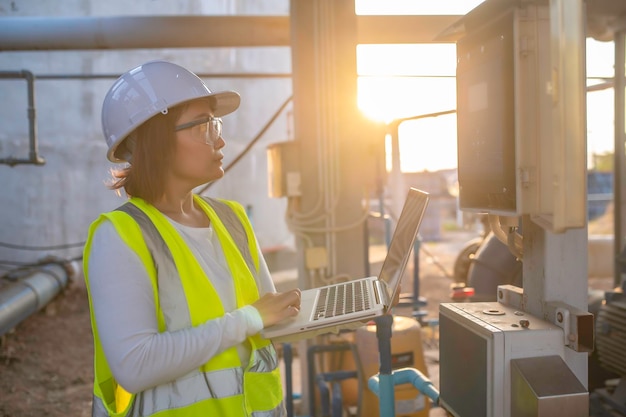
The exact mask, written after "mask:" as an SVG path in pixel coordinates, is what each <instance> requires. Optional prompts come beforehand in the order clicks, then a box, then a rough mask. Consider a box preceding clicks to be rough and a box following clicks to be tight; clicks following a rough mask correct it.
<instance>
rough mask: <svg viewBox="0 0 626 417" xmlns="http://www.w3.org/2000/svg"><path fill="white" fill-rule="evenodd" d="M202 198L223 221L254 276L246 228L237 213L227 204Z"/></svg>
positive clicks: (255, 271)
mask: <svg viewBox="0 0 626 417" xmlns="http://www.w3.org/2000/svg"><path fill="white" fill-rule="evenodd" d="M202 199H203V200H204V201H206V202H207V203H209V205H210V206H211V208H212V209H213V210H215V213H216V214H217V217H219V218H220V220H221V221H222V223H224V226H226V229H227V230H228V233H229V234H230V235H231V237H232V238H233V240H234V241H235V244H236V245H237V247H238V248H239V250H240V251H241V254H242V255H243V259H244V260H245V261H246V265H248V269H249V270H250V272H252V275H253V276H255V277H256V275H257V270H256V267H255V266H254V261H253V260H252V254H251V253H250V245H249V244H248V234H247V233H246V229H245V228H244V227H243V224H241V219H239V217H238V216H237V214H236V213H235V212H234V211H233V209H232V208H230V206H229V205H228V204H226V203H224V202H222V201H220V200H216V199H215V198H210V197H202Z"/></svg>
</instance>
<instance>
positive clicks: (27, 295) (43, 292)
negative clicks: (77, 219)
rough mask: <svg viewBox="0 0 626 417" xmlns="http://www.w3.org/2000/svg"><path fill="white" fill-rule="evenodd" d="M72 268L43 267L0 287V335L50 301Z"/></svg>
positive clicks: (58, 266)
mask: <svg viewBox="0 0 626 417" xmlns="http://www.w3.org/2000/svg"><path fill="white" fill-rule="evenodd" d="M72 268H73V267H70V266H69V265H63V264H60V263H56V262H55V263H49V264H44V265H41V266H37V267H35V268H34V270H33V272H32V274H30V275H28V276H26V277H22V278H20V279H19V280H17V281H16V282H13V283H11V284H9V285H6V286H3V287H0V336H2V335H3V334H5V333H6V332H8V331H9V330H11V329H12V328H14V327H15V326H16V325H18V324H19V323H20V322H22V321H23V320H25V319H26V318H28V317H30V316H31V315H32V314H34V313H36V312H37V311H39V310H40V309H42V308H43V307H45V306H46V305H47V304H48V303H49V302H50V301H52V299H54V297H56V295H57V294H59V293H60V292H61V290H63V289H64V288H65V287H66V286H67V284H68V282H69V278H70V277H69V275H70V273H71V271H72Z"/></svg>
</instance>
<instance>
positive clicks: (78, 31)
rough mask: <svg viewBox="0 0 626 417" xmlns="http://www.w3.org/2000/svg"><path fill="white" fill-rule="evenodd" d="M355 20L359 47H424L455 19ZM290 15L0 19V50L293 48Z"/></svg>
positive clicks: (374, 17) (372, 18)
mask: <svg viewBox="0 0 626 417" xmlns="http://www.w3.org/2000/svg"><path fill="white" fill-rule="evenodd" d="M459 17H460V16H457V15H443V16H432V15H430V16H408V15H407V16H357V17H356V21H357V38H358V43H362V44H365V43H424V42H427V43H428V42H437V41H436V40H434V38H435V37H436V36H437V34H438V33H440V32H441V31H442V30H443V29H445V28H446V27H448V26H449V25H451V24H452V23H454V22H455V21H456V20H458V19H459ZM290 34H291V29H290V16H233V15H228V16H224V15H222V16H105V17H93V16H92V17H32V16H20V17H0V51H33V50H35V51H37V50H93V49H145V48H156V49H160V48H209V47H224V48H228V47H231V48H232V47H256V46H291V36H290Z"/></svg>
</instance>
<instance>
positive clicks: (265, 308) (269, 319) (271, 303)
mask: <svg viewBox="0 0 626 417" xmlns="http://www.w3.org/2000/svg"><path fill="white" fill-rule="evenodd" d="M252 307H254V308H256V309H257V310H258V312H259V314H260V315H261V318H262V319H263V327H264V328H265V327H269V326H272V325H274V324H276V323H278V322H280V321H282V320H284V319H286V318H288V317H293V316H296V315H297V314H298V313H299V312H300V290H299V289H297V288H296V289H295V290H291V291H287V292H283V293H268V294H265V295H263V297H261V298H259V299H258V300H256V302H254V304H252Z"/></svg>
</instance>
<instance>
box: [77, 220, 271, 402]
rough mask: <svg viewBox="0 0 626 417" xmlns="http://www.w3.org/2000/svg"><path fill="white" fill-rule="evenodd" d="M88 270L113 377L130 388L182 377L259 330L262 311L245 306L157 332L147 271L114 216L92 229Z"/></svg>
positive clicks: (89, 284)
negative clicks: (190, 325)
mask: <svg viewBox="0 0 626 417" xmlns="http://www.w3.org/2000/svg"><path fill="white" fill-rule="evenodd" d="M263 264H265V262H264V261H263ZM265 269H266V270H267V266H265ZM87 273H88V286H89V291H90V295H91V300H92V307H93V314H94V317H95V323H96V328H97V331H98V334H99V336H100V341H101V343H102V348H103V351H104V354H105V356H106V359H107V362H108V364H109V367H110V368H111V372H112V373H113V375H114V377H115V379H116V380H117V381H118V383H120V385H122V386H123V387H124V388H125V389H126V390H127V391H129V392H140V391H143V390H145V389H147V388H150V387H153V386H156V385H159V384H163V383H165V382H169V381H172V380H174V379H176V378H179V377H181V376H183V375H185V374H186V373H188V372H190V371H192V370H194V369H196V368H198V367H199V366H201V365H202V364H204V363H206V362H207V361H208V360H210V359H211V358H212V357H213V356H215V355H217V354H219V353H221V352H223V351H224V350H226V349H228V348H230V347H232V346H236V345H238V344H241V343H243V342H244V341H245V340H246V337H247V336H248V335H250V334H254V333H257V332H258V331H259V330H260V329H258V322H255V317H254V314H255V312H256V315H257V316H258V312H257V311H256V309H255V308H254V307H252V306H247V307H244V308H241V309H237V310H234V311H232V312H230V313H227V314H225V315H224V316H223V317H220V318H218V319H214V320H210V321H207V322H206V323H204V324H202V325H200V326H197V327H193V328H186V329H181V330H177V331H171V332H170V331H165V332H162V333H159V330H158V323H157V318H156V307H155V300H154V295H153V289H152V284H151V282H150V279H149V277H148V273H147V271H146V269H145V267H144V265H143V263H142V261H141V259H140V258H139V256H138V255H137V254H136V253H135V252H134V251H133V250H132V249H130V248H129V247H128V246H127V245H126V244H125V243H124V242H123V241H122V239H121V237H120V236H119V235H118V234H117V232H116V231H115V227H114V226H113V224H112V223H110V222H103V223H102V224H101V225H100V226H99V227H98V228H97V230H96V231H95V233H94V236H93V241H92V245H91V250H90V254H89V263H88V271H87ZM267 275H268V276H269V272H267ZM266 279H267V277H264V278H263V280H264V281H263V282H265V280H266ZM270 282H271V279H270ZM265 284H266V285H267V282H266V283H265ZM272 287H273V284H272ZM263 288H264V289H265V288H267V287H263ZM250 309H251V310H250ZM251 317H252V318H251ZM258 319H259V320H260V316H259V317H258ZM261 327H262V322H261Z"/></svg>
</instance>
